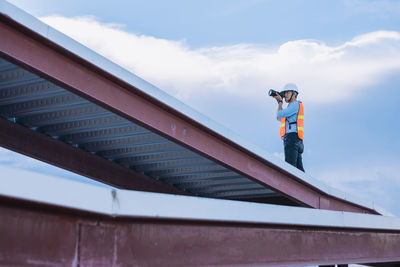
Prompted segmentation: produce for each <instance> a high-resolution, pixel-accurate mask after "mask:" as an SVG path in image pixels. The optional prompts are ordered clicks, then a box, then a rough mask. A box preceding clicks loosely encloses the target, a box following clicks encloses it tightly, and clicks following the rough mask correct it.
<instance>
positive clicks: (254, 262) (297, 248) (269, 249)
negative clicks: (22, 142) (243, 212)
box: [0, 198, 400, 267]
mask: <svg viewBox="0 0 400 267" xmlns="http://www.w3.org/2000/svg"><path fill="white" fill-rule="evenodd" d="M0 236H1V238H0V265H1V266H25V265H29V264H32V265H34V264H36V265H41V266H107V267H108V266H217V265H218V266H221V265H223V266H265V265H275V266H276V265H279V266H290V265H294V266H299V265H303V266H304V265H312V264H313V265H317V264H320V265H322V264H338V263H342V264H347V263H367V262H368V263H383V262H398V261H400V255H399V251H400V233H399V231H383V230H357V229H337V228H320V227H312V226H308V227H298V226H290V225H286V226H284V225H260V224H242V223H229V222H214V221H208V222H206V221H202V222H201V221H183V220H165V219H160V218H153V219H149V218H147V219H140V218H124V219H118V218H110V217H107V216H97V215H95V214H87V213H82V211H80V212H79V213H78V212H75V211H73V210H64V209H62V208H57V207H49V206H44V205H41V204H33V203H28V202H21V201H15V200H12V199H4V198H2V199H0Z"/></svg>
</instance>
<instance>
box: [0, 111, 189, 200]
mask: <svg viewBox="0 0 400 267" xmlns="http://www.w3.org/2000/svg"><path fill="white" fill-rule="evenodd" d="M0 146H2V147H5V148H7V149H10V150H13V151H16V152H19V153H22V154H25V155H27V156H29V157H32V158H36V159H39V160H41V161H44V162H47V163H49V164H52V165H55V166H58V167H61V168H63V169H66V170H70V171H72V172H75V173H78V174H80V175H83V176H86V177H89V178H92V179H94V180H97V181H100V182H103V183H106V184H109V185H112V186H115V187H118V188H127V189H134V190H140V191H148V192H161V191H162V192H164V193H172V194H187V193H185V192H182V191H180V190H179V189H177V188H175V187H173V186H170V185H168V184H166V183H163V182H161V181H157V180H155V179H153V178H150V177H147V176H145V175H142V174H139V173H136V172H134V171H133V170H131V169H128V168H125V167H122V166H120V165H117V164H115V163H112V162H110V161H108V160H106V159H104V158H101V157H99V156H97V155H93V154H91V153H89V152H87V151H84V150H82V149H78V148H75V147H73V146H71V145H68V144H66V143H64V142H61V141H59V140H56V139H53V138H51V137H49V136H46V135H44V134H41V133H38V132H35V131H33V130H31V129H29V128H26V127H23V126H21V125H19V124H17V123H13V122H10V121H8V120H6V119H4V118H0Z"/></svg>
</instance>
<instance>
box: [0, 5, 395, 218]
mask: <svg viewBox="0 0 400 267" xmlns="http://www.w3.org/2000/svg"><path fill="white" fill-rule="evenodd" d="M10 2H11V3H13V4H15V5H17V6H18V7H21V8H22V9H24V10H26V11H28V12H29V13H31V14H33V15H35V16H37V17H40V18H41V19H42V20H43V21H45V22H46V23H49V24H50V25H52V26H53V27H55V28H57V29H59V30H60V31H63V32H65V33H66V34H68V35H70V36H71V37H73V38H74V39H76V40H78V41H80V42H82V43H83V44H85V45H86V46H88V47H90V48H91V49H93V50H95V51H97V52H98V53H100V54H102V55H104V56H105V57H107V58H109V59H111V60H113V61H114V62H116V63H118V64H120V65H121V66H123V67H125V68H127V69H129V70H131V71H132V72H134V73H135V74H137V75H139V76H140V77H142V78H144V79H146V80H147V81H149V82H150V83H153V84H155V85H156V86H158V87H159V88H161V89H162V90H165V91H167V92H168V93H170V94H171V95H173V96H175V97H177V98H178V99H180V100H182V101H183V102H185V103H186V104H188V105H189V106H192V107H194V108H195V109H197V110H198V111H200V112H201V113H203V114H205V115H207V116H209V117H211V118H213V119H214V120H215V121H217V122H219V123H220V124H222V125H224V126H226V127H228V128H230V129H232V130H234V131H235V132H237V133H238V134H239V135H241V136H243V137H244V138H246V139H247V140H249V141H250V142H252V143H254V144H256V145H258V146H260V147H262V148H263V149H265V150H266V151H268V152H270V153H272V154H275V155H276V156H277V157H282V152H283V147H282V144H281V141H280V139H279V135H278V131H279V129H278V127H279V123H278V122H277V121H276V120H275V110H276V102H275V101H274V100H273V99H270V98H268V97H267V95H266V89H269V88H275V89H278V90H279V89H281V88H282V87H283V85H284V84H285V83H287V82H294V83H296V84H297V85H298V87H299V89H300V97H299V98H300V99H301V100H303V102H304V107H305V153H304V165H305V169H306V172H308V173H309V174H310V175H311V176H313V177H314V178H316V179H319V180H321V181H323V182H325V183H327V184H329V185H332V186H334V187H336V188H338V189H341V190H344V191H346V192H349V193H352V194H354V195H356V196H360V197H363V198H366V199H371V200H373V201H375V202H376V203H378V204H379V205H380V206H382V207H384V208H385V209H387V210H388V211H390V212H392V213H394V214H395V215H397V216H400V205H398V203H399V201H400V196H399V194H398V192H399V190H400V154H399V151H400V138H399V134H398V133H399V130H400V128H399V125H400V124H399V123H398V122H397V121H398V115H396V109H398V103H399V101H400V91H399V84H400V75H399V74H400V2H399V1H372V0H371V1H357V0H352V1H311V0H309V1H300V0H297V1H296V0H292V1H263V0H229V1H228V0H220V1H208V0H206V1H178V0H174V1H105V0H102V1H74V0H69V1H50V0H36V1H30V0H12V1H10ZM1 153H2V154H3V160H2V161H1V163H2V164H4V165H7V164H8V165H13V166H20V165H21V164H17V163H15V162H17V161H18V162H21V161H24V160H25V161H26V160H27V159H24V158H23V157H20V156H15V158H16V159H17V160H14V161H13V162H14V163H13V162H11V161H10V160H4V158H5V156H4V155H6V157H11V156H10V155H11V153H10V152H7V151H2V152H1ZM1 153H0V155H2V154H1ZM13 155H14V154H13ZM30 162H32V161H30ZM33 162H34V161H33ZM28 166H30V167H29V168H30V169H32V170H36V171H41V172H49V173H50V172H51V173H50V174H53V175H60V176H65V177H67V176H68V177H72V178H76V179H78V178H77V177H76V176H74V175H72V174H67V173H61V172H59V171H58V170H57V169H52V168H50V169H49V168H47V167H44V165H40V164H38V163H33V164H28Z"/></svg>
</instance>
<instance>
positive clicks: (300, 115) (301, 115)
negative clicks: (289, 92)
mask: <svg viewBox="0 0 400 267" xmlns="http://www.w3.org/2000/svg"><path fill="white" fill-rule="evenodd" d="M296 123H297V134H298V135H299V138H300V139H301V140H303V127H304V108H303V103H301V102H300V101H299V113H298V114H297V122H296ZM279 134H280V136H281V138H283V137H284V136H285V134H286V118H281V129H280V131H279Z"/></svg>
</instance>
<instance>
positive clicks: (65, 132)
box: [0, 58, 278, 199]
mask: <svg viewBox="0 0 400 267" xmlns="http://www.w3.org/2000/svg"><path fill="white" fill-rule="evenodd" d="M0 115H1V116H3V117H5V118H7V119H9V120H12V121H14V122H16V123H19V124H22V125H24V126H26V127H29V128H31V129H32V130H35V131H38V132H41V133H43V134H46V135H48V136H51V137H53V138H55V139H58V140H61V141H63V142H66V143H68V144H71V145H73V146H75V147H79V148H80V149H83V150H86V151H89V152H91V153H93V154H96V155H98V156H100V157H103V158H106V159H108V160H110V161H112V162H115V163H118V164H120V165H122V166H124V167H126V168H131V169H134V170H135V171H136V172H139V173H143V174H145V175H147V176H149V177H152V178H154V179H157V180H161V181H163V182H165V183H168V184H171V185H173V186H175V187H177V188H180V189H182V190H185V191H188V192H191V193H193V194H195V195H199V196H204V197H213V198H227V199H243V198H250V197H251V198H261V197H270V196H273V197H275V196H278V194H277V193H275V192H273V191H271V190H269V189H267V188H265V187H263V186H262V185H260V184H258V183H255V182H253V181H251V180H249V179H247V178H245V177H243V176H241V175H239V174H237V173H235V172H233V171H231V170H229V169H227V168H225V167H223V166H221V165H219V164H217V163H215V162H213V161H210V160H209V159H207V158H205V157H203V156H201V155H199V154H196V153H194V152H192V151H190V150H188V149H186V148H184V147H182V146H180V145H178V144H176V143H174V142H172V141H170V140H168V139H166V138H163V137H161V136H159V135H158V134H155V133H153V132H151V131H149V130H147V129H145V128H143V127H141V126H139V125H137V124H135V123H133V122H131V121H128V120H126V119H124V118H122V117H120V116H118V115H116V114H114V113H112V112H110V111H108V110H105V109H104V108H102V107H100V106H98V105H95V104H93V103H91V102H90V101H88V100H85V99H83V98H81V97H79V96H77V95H75V94H73V93H71V92H69V91H68V90H65V89H63V88H61V87H59V86H57V85H55V84H54V83H51V82H49V81H47V80H45V79H43V78H41V77H39V76H37V75H35V74H33V73H31V72H28V71H26V70H24V69H22V68H20V67H19V66H16V65H14V64H12V63H10V62H8V61H6V60H4V59H1V58H0Z"/></svg>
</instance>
